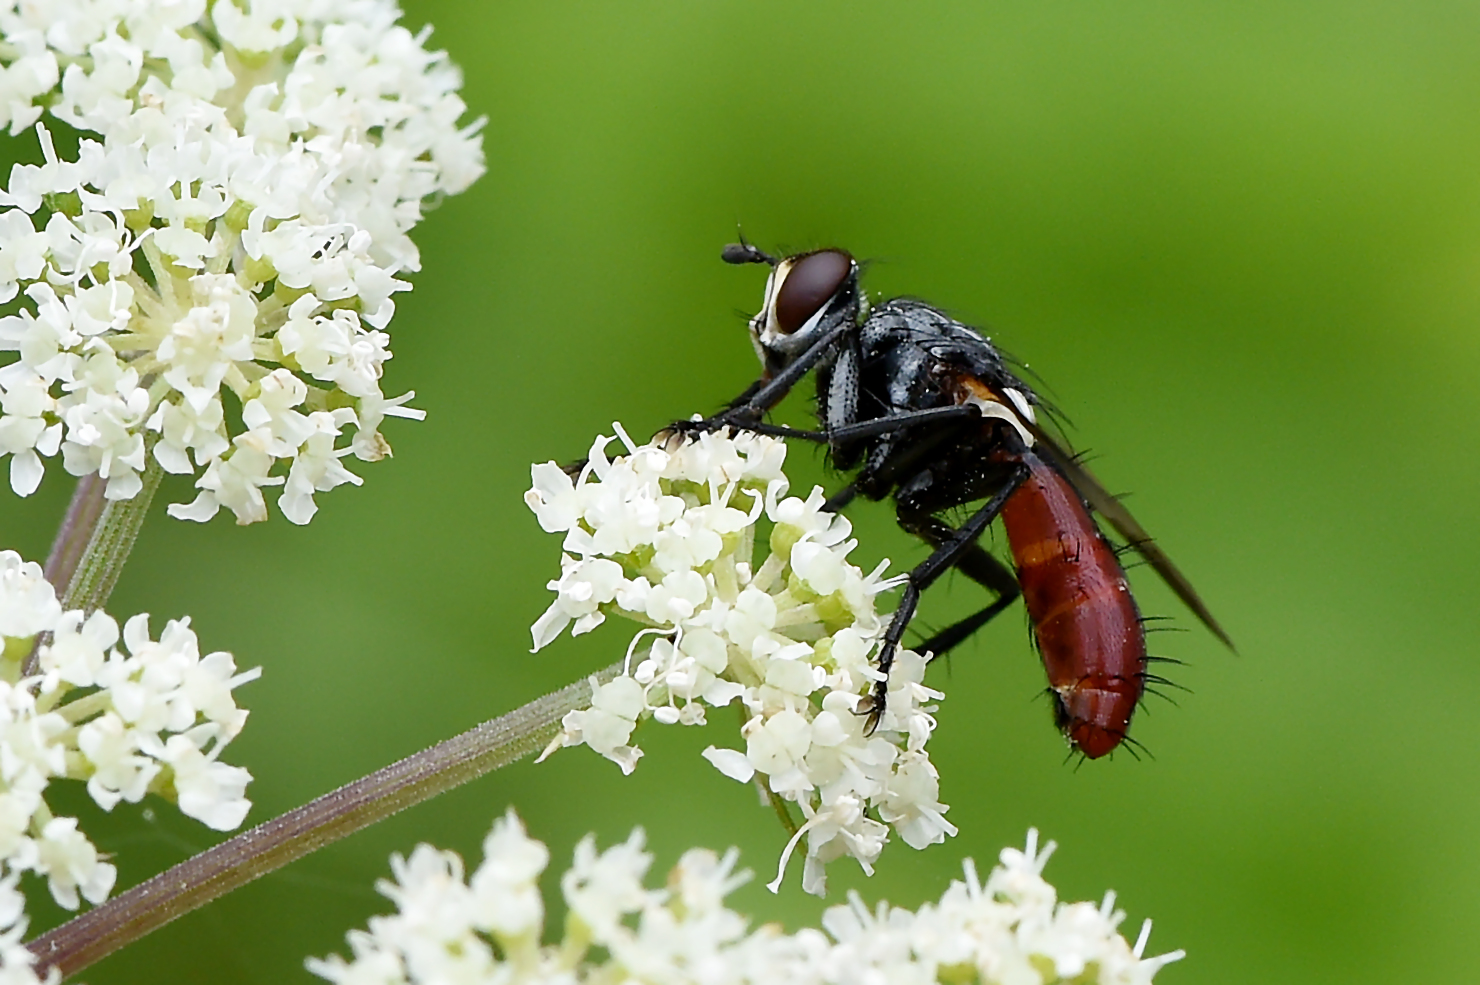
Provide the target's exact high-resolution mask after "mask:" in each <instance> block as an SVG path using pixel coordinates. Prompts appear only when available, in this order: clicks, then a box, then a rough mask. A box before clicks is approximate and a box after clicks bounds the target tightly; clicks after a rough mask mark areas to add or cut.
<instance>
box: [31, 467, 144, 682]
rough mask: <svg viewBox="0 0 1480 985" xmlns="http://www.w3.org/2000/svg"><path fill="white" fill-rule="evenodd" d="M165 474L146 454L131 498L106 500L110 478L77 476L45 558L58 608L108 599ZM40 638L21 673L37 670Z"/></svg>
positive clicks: (98, 604)
mask: <svg viewBox="0 0 1480 985" xmlns="http://www.w3.org/2000/svg"><path fill="white" fill-rule="evenodd" d="M163 477H164V469H162V468H161V467H160V465H159V462H158V461H156V460H155V458H154V456H153V455H149V456H148V465H147V466H146V467H145V469H144V472H143V474H142V475H141V476H140V478H141V479H142V480H143V482H144V487H143V488H142V489H140V490H139V491H138V493H137V494H136V495H135V496H134V498H133V499H107V498H106V497H105V496H104V493H105V492H106V490H107V488H108V480H107V479H103V478H101V477H99V476H97V475H85V476H83V477H82V478H80V479H78V480H77V488H76V489H75V490H73V491H72V501H71V502H70V503H68V504H67V513H66V515H65V516H64V517H62V525H61V526H60V527H59V528H57V535H56V538H55V539H54V540H53V541H52V542H51V553H49V554H48V555H47V556H46V568H45V575H46V580H47V581H49V582H50V583H51V584H52V585H55V586H56V587H57V588H58V590H59V591H60V592H61V596H62V600H61V601H62V608H64V609H83V610H86V611H88V612H91V611H92V610H94V609H98V608H101V607H102V605H103V603H104V602H106V601H107V600H108V596H109V595H110V594H111V593H112V591H113V586H114V585H117V584H118V576H119V575H120V574H122V573H123V565H124V562H126V561H127V560H128V556H129V552H130V551H132V550H133V547H134V541H135V540H137V539H138V537H139V529H140V528H141V527H143V525H144V518H145V517H147V516H148V515H149V504H150V503H152V502H153V501H154V494H155V492H157V491H158V489H159V480H160V479H161V478H163ZM48 638H49V634H48ZM43 642H45V641H44V640H42V639H40V638H38V639H37V641H36V645H35V646H33V647H32V648H31V653H30V655H29V656H28V657H26V662H25V665H24V666H23V667H22V668H21V674H22V676H28V675H30V674H34V673H36V660H37V656H38V655H39V653H40V650H41V644H42V643H43Z"/></svg>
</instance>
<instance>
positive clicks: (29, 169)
mask: <svg viewBox="0 0 1480 985" xmlns="http://www.w3.org/2000/svg"><path fill="white" fill-rule="evenodd" d="M399 16H400V12H399V11H398V10H397V8H396V7H395V5H394V4H393V3H391V2H389V0H303V2H295V3H285V2H282V0H217V2H212V3H207V0H170V2H165V3H139V2H137V0H48V2H46V3H35V2H32V0H9V2H0V126H6V125H8V126H9V129H10V133H11V134H16V133H19V132H20V131H22V130H24V129H25V128H27V127H29V126H31V125H32V124H33V123H36V121H37V120H38V119H39V118H40V116H41V114H42V111H43V108H44V109H45V111H46V112H47V113H48V114H50V115H51V116H52V117H54V118H55V119H57V120H59V121H61V122H62V123H64V124H67V125H68V126H70V127H74V128H76V129H77V130H80V131H82V132H83V139H82V140H81V143H80V146H79V148H78V150H77V153H76V157H75V159H65V158H63V157H62V156H61V155H59V154H58V152H57V150H56V149H55V147H54V146H53V141H52V138H51V134H50V132H49V131H48V130H47V129H45V127H44V126H43V125H42V124H39V123H37V124H36V128H37V131H38V132H39V134H40V138H41V149H42V153H43V157H44V160H43V162H42V163H41V164H39V165H17V166H16V167H15V168H14V169H13V170H12V171H11V175H10V182H9V187H8V189H6V190H5V191H3V192H0V301H8V300H10V299H12V298H14V297H16V296H17V294H21V295H24V300H23V301H22V304H21V307H20V310H19V312H18V313H16V314H13V315H9V316H7V317H5V318H3V319H0V350H8V351H10V352H14V353H15V354H16V357H15V360H14V361H13V362H11V363H9V364H8V365H6V366H4V367H3V368H0V456H3V455H7V454H8V455H10V456H12V459H11V467H10V481H11V486H12V488H13V489H14V490H15V491H16V492H17V493H19V494H21V495H29V494H30V493H31V492H32V491H34V490H35V489H36V487H37V485H38V484H39V483H40V481H41V478H42V474H43V470H44V469H43V464H42V458H43V457H53V456H55V455H56V454H57V453H58V452H60V453H61V455H62V464H63V466H64V467H65V468H66V470H67V471H68V472H70V473H72V474H73V475H79V476H80V475H89V474H92V473H97V474H98V475H100V476H101V477H103V478H105V479H107V480H108V484H107V495H108V497H109V498H110V499H129V498H132V497H133V496H134V495H135V494H136V493H137V492H138V491H139V489H140V487H141V480H140V477H139V473H140V472H142V471H143V470H144V468H145V465H146V456H147V455H148V454H150V450H149V449H150V446H151V445H152V454H153V455H154V457H155V458H156V459H157V460H158V462H159V464H160V466H162V467H163V468H164V469H165V470H166V471H169V472H174V473H182V474H195V475H197V479H196V483H195V484H196V487H197V488H198V489H199V490H200V492H199V495H198V496H197V497H196V499H195V500H194V501H193V502H191V503H189V504H176V505H172V506H171V507H170V513H171V514H172V515H174V516H177V517H181V518H185V519H191V520H206V519H209V518H210V517H212V516H214V515H215V513H216V512H217V510H218V509H220V508H221V507H226V508H227V509H229V510H231V512H233V513H234V514H235V515H236V519H237V522H238V523H252V522H255V521H258V520H263V519H266V517H267V507H266V503H265V501H264V499H263V488H264V487H270V486H282V487H283V489H282V493H281V495H280V496H279V498H278V506H279V508H280V509H281V510H282V512H283V515H284V516H286V517H287V518H288V519H289V520H292V521H293V522H294V523H307V522H308V521H309V519H310V518H312V516H313V514H314V512H315V510H316V509H317V507H316V505H315V503H314V494H315V493H316V492H323V491H326V490H329V489H332V488H334V487H335V486H337V485H340V484H342V483H345V482H351V483H358V482H359V481H360V480H359V478H358V477H357V476H355V475H354V474H353V473H351V472H350V471H349V470H348V469H346V468H345V467H344V466H343V465H342V464H341V463H340V459H341V458H343V457H344V456H346V455H348V454H351V453H352V454H354V455H355V456H356V457H358V458H360V459H361V460H363V461H376V460H379V459H381V458H383V457H385V456H386V455H388V454H389V453H390V447H389V445H388V444H387V443H386V441H385V439H384V438H383V437H382V436H381V434H380V431H379V428H380V424H381V422H382V420H383V419H384V418H385V417H386V416H387V415H390V416H400V417H416V418H419V417H420V416H421V412H419V411H413V410H410V409H408V408H407V407H405V406H403V404H404V403H405V402H406V400H408V399H409V398H410V397H411V396H412V394H410V393H407V394H404V395H402V396H398V397H392V398H387V397H386V396H385V395H384V394H383V393H382V392H381V389H380V377H381V370H382V366H383V364H384V362H385V361H386V360H387V359H389V358H390V357H391V352H390V349H389V348H388V344H389V337H388V336H387V335H386V333H385V332H384V329H385V327H386V325H387V323H388V322H389V321H390V318H391V315H392V313H393V312H394V310H395V305H394V303H393V302H392V299H391V296H392V295H393V294H394V293H395V292H397V291H402V290H406V289H407V288H408V287H409V286H410V285H409V284H407V283H406V282H405V281H404V280H400V279H398V277H397V275H398V274H399V273H400V272H402V271H409V270H416V269H418V267H419V260H418V257H417V252H416V248H415V247H414V246H413V245H412V243H411V240H410V239H409V238H408V235H407V234H408V233H409V231H410V230H411V228H412V227H413V226H415V225H416V224H417V222H419V221H420V219H421V214H422V207H423V203H424V202H426V201H427V200H429V199H435V198H436V197H438V196H441V195H444V194H448V193H455V192H459V191H462V190H463V189H465V188H466V187H467V186H468V185H469V184H470V183H471V182H472V181H473V180H475V179H476V178H477V177H478V175H479V174H481V173H482V170H483V163H482V161H483V158H482V145H481V139H480V138H479V137H478V135H477V131H478V129H479V126H480V124H477V123H475V124H473V125H471V126H466V127H462V128H459V126H458V120H459V118H460V117H461V116H462V115H463V112H464V109H465V106H464V104H463V102H462V100H461V99H459V98H458V96H457V89H458V87H459V85H460V83H461V79H460V76H459V73H458V71H457V69H456V67H455V66H453V65H452V64H451V63H450V62H449V61H448V60H447V59H446V57H445V55H444V54H443V53H440V52H437V53H434V52H429V51H427V50H426V48H425V47H424V43H425V41H426V37H427V35H426V33H425V32H423V33H421V34H416V35H413V34H412V33H411V32H409V31H408V30H407V29H406V28H404V27H401V26H399V25H398V24H397V23H396V21H397V19H398V18H399ZM93 135H96V136H97V138H98V139H94V137H93ZM227 390H229V391H230V394H231V397H230V398H229V400H227V401H226V402H223V400H222V395H223V392H224V391H227Z"/></svg>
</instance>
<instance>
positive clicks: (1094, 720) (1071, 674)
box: [1002, 454, 1146, 759]
mask: <svg viewBox="0 0 1480 985" xmlns="http://www.w3.org/2000/svg"><path fill="white" fill-rule="evenodd" d="M1023 460H1024V464H1026V465H1028V467H1029V468H1030V470H1031V471H1030V474H1029V476H1028V479H1027V481H1025V482H1024V483H1023V485H1022V486H1021V487H1019V489H1018V491H1017V492H1015V493H1014V494H1013V495H1012V496H1011V497H1010V498H1009V499H1008V501H1007V503H1006V505H1005V506H1004V507H1003V509H1002V521H1003V524H1004V525H1005V526H1006V527H1007V539H1008V542H1009V543H1010V544H1011V546H1012V556H1013V559H1014V560H1015V561H1016V562H1017V568H1018V580H1019V582H1020V583H1021V585H1022V589H1023V601H1024V602H1025V603H1026V604H1027V607H1028V617H1029V619H1031V620H1032V623H1033V633H1034V635H1035V636H1036V637H1037V640H1038V651H1039V654H1040V655H1041V656H1042V658H1043V668H1044V670H1046V671H1047V672H1048V683H1049V686H1050V688H1051V689H1052V691H1053V695H1054V703H1055V707H1054V714H1055V718H1056V719H1057V721H1058V724H1059V728H1060V729H1061V730H1062V731H1063V733H1064V735H1065V736H1067V737H1068V739H1069V741H1070V742H1071V743H1073V745H1074V746H1075V747H1076V748H1078V749H1079V750H1080V751H1081V752H1083V753H1084V754H1085V755H1086V756H1088V757H1089V758H1090V759H1096V758H1098V757H1100V756H1103V755H1105V754H1106V753H1107V752H1109V751H1110V750H1112V749H1114V748H1115V747H1116V746H1117V745H1119V744H1120V742H1121V740H1122V739H1124V738H1125V737H1126V730H1127V729H1128V728H1129V727H1130V722H1131V715H1132V714H1134V713H1135V710H1136V703H1137V702H1138V701H1140V699H1141V692H1142V691H1143V690H1144V688H1145V679H1146V633H1145V630H1144V629H1143V627H1142V625H1141V618H1140V613H1139V612H1138V611H1137V610H1136V603H1135V600H1134V599H1133V598H1131V592H1130V585H1129V583H1128V582H1127V581H1126V577H1125V571H1124V570H1123V569H1122V568H1121V567H1120V561H1119V560H1118V559H1117V558H1116V556H1115V552H1114V551H1113V550H1111V548H1110V545H1109V544H1108V543H1106V541H1105V539H1104V538H1103V537H1102V536H1100V532H1099V529H1098V528H1097V527H1096V526H1095V522H1094V520H1093V519H1091V518H1090V515H1089V512H1088V511H1087V510H1086V509H1085V507H1084V503H1083V501H1082V500H1080V498H1079V494H1078V493H1076V492H1075V491H1074V489H1073V487H1072V486H1070V485H1069V483H1068V481H1067V480H1065V479H1064V477H1063V476H1061V475H1059V473H1058V472H1057V471H1055V470H1054V469H1053V467H1052V466H1050V465H1048V464H1047V463H1045V462H1043V461H1042V460H1041V459H1039V458H1038V457H1037V456H1035V455H1032V454H1028V455H1025V456H1024V459H1023Z"/></svg>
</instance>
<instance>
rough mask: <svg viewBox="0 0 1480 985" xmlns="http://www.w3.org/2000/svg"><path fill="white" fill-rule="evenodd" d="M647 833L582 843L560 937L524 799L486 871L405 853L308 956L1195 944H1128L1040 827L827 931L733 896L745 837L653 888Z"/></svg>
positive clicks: (1130, 976) (491, 849) (1137, 948)
mask: <svg viewBox="0 0 1480 985" xmlns="http://www.w3.org/2000/svg"><path fill="white" fill-rule="evenodd" d="M643 848H644V841H643V834H642V831H641V830H640V829H639V830H637V831H634V832H633V833H632V836H631V837H630V838H628V839H627V841H626V842H624V843H623V844H620V845H615V846H613V847H611V848H608V849H607V850H606V851H604V852H603V851H598V850H597V849H596V843H595V839H593V838H591V837H589V836H588V837H587V838H586V839H584V840H583V841H582V842H581V843H580V844H579V845H578V846H576V852H575V860H574V862H573V863H572V865H571V867H570V869H569V870H567V871H566V872H565V873H564V874H562V876H561V878H560V890H561V895H562V896H563V897H564V900H565V906H566V909H567V915H566V919H565V939H564V940H563V941H558V942H553V943H550V944H544V943H542V934H543V931H544V928H545V906H544V902H543V900H542V899H541V897H540V889H539V876H540V874H541V873H542V872H543V871H544V869H545V866H546V865H547V864H548V862H549V858H550V853H549V851H548V850H547V849H546V848H545V846H544V845H543V844H541V843H540V842H538V841H535V840H534V839H532V838H530V837H529V836H528V835H527V834H525V832H524V827H523V825H522V824H520V823H519V819H518V818H517V817H515V816H514V814H513V812H512V811H510V812H509V814H508V815H506V816H505V817H504V818H503V819H501V820H499V821H497V822H496V823H495V824H494V826H493V831H492V833H490V834H489V836H488V837H487V839H485V840H484V842H483V863H482V864H481V865H479V866H478V868H477V870H476V871H474V872H473V874H472V877H471V878H465V877H464V869H463V862H462V859H461V858H459V857H458V855H457V854H456V853H454V852H444V851H438V850H437V849H435V848H433V847H432V846H430V845H418V846H417V847H416V849H415V851H413V852H412V853H411V857H410V858H409V859H408V858H402V857H401V856H399V855H394V856H392V857H391V871H392V873H393V875H394V879H393V880H390V879H387V880H382V881H381V882H380V883H379V884H378V888H379V890H380V892H381V893H382V894H383V895H384V896H386V897H387V898H388V899H390V900H391V902H393V903H394V904H395V906H396V911H397V912H395V913H394V914H390V915H387V916H379V917H372V918H371V919H370V923H369V928H368V929H367V930H364V931H352V932H351V933H350V934H349V937H348V939H349V945H350V950H351V952H352V954H353V957H352V958H351V959H350V960H348V961H346V960H345V959H343V958H341V957H339V956H337V955H336V956H333V957H330V958H327V959H310V960H309V962H308V967H309V970H310V971H312V972H314V973H315V974H317V975H319V976H320V977H322V978H325V979H328V980H329V981H331V982H335V983H337V985H365V983H370V982H374V983H376V985H399V983H405V985H433V983H442V982H462V983H467V985H475V983H489V985H492V983H495V982H497V983H500V985H525V983H527V985H538V983H551V985H554V983H561V985H568V983H573V982H662V983H665V985H688V983H694V985H699V983H703V985H751V983H754V985H772V983H776V982H786V983H789V985H853V983H867V982H890V983H915V985H926V983H935V982H940V983H953V982H980V983H982V985H1058V983H1064V985H1068V983H1074V985H1145V983H1148V982H1150V981H1151V980H1152V979H1153V978H1154V977H1155V975H1156V973H1157V972H1158V971H1159V970H1161V968H1162V967H1164V966H1165V965H1167V964H1169V963H1171V962H1173V961H1176V960H1179V959H1180V958H1181V957H1183V953H1182V952H1181V951H1173V952H1172V953H1170V954H1163V955H1160V956H1159V957H1154V958H1143V957H1142V956H1141V955H1142V953H1143V951H1144V949H1145V946H1146V941H1147V938H1148V937H1149V935H1150V932H1151V922H1150V921H1149V920H1148V921H1146V923H1145V925H1144V926H1143V927H1142V930H1141V934H1140V937H1139V938H1138V939H1137V941H1136V943H1135V945H1134V946H1132V945H1131V944H1129V943H1128V942H1127V941H1126V940H1125V938H1123V937H1121V936H1120V933H1119V927H1120V923H1121V921H1123V920H1124V919H1125V914H1124V913H1123V912H1122V911H1120V910H1117V909H1115V894H1114V893H1107V894H1106V896H1105V900H1104V902H1103V903H1102V904H1100V905H1099V906H1096V905H1095V904H1093V903H1060V902H1059V901H1058V896H1057V893H1055V891H1054V888H1053V886H1051V885H1049V884H1048V883H1047V882H1045V881H1044V879H1043V866H1044V864H1045V863H1046V862H1047V861H1048V857H1049V856H1050V855H1051V854H1052V853H1053V850H1054V844H1053V842H1049V843H1048V845H1046V846H1044V848H1043V850H1042V851H1039V850H1038V833H1037V832H1036V831H1029V832H1028V844H1027V848H1026V849H1024V850H1022V851H1019V850H1017V849H1015V848H1007V849H1004V850H1003V851H1002V854H1001V856H1000V864H999V865H998V866H997V867H996V868H994V869H993V870H992V872H991V874H990V875H988V876H987V879H986V881H985V882H983V881H982V880H981V879H980V878H978V876H977V872H976V868H975V867H974V866H973V865H972V863H971V862H970V861H969V860H968V861H967V862H966V863H965V866H964V870H965V871H964V878H963V879H961V880H959V881H955V882H952V883H951V885H950V887H949V888H948V889H946V891H945V893H944V895H942V896H941V898H940V900H939V901H938V902H935V903H926V904H925V905H924V906H922V907H920V909H918V910H907V909H904V908H902V907H891V906H889V905H888V904H887V903H880V904H879V905H878V906H877V907H875V908H874V909H872V910H871V909H869V908H868V907H867V906H865V905H864V903H863V901H862V899H861V898H859V897H858V895H857V894H856V893H855V894H851V895H850V898H849V901H848V904H847V905H846V906H835V907H832V908H830V909H829V910H827V912H826V913H824V914H823V917H822V929H821V930H817V929H812V928H806V929H803V930H799V931H797V932H796V933H794V934H787V933H784V932H782V930H781V928H780V927H779V926H777V925H776V924H767V925H764V926H762V927H759V928H757V929H755V930H750V929H749V921H748V920H747V919H746V918H745V917H743V916H742V915H740V914H739V913H736V912H735V911H734V910H731V909H729V907H727V906H726V905H725V897H726V896H727V895H729V894H730V893H731V892H732V891H734V890H735V889H736V888H737V887H739V886H741V885H743V884H744V883H745V882H747V881H748V880H749V873H747V872H736V871H735V865H736V862H737V861H738V853H737V852H736V851H735V850H734V849H731V850H730V851H728V852H726V853H725V854H724V855H723V856H718V855H716V854H715V853H713V852H710V851H706V850H704V849H693V850H691V851H688V852H685V853H684V855H683V857H682V858H681V859H680V860H679V862H678V865H677V866H675V867H674V869H673V871H672V872H671V873H669V876H668V880H667V882H666V884H664V885H663V886H660V887H653V888H649V887H648V886H647V885H646V882H647V878H648V869H649V868H650V867H651V865H652V861H653V859H652V856H651V855H650V854H648V853H647V852H646V851H644V850H643Z"/></svg>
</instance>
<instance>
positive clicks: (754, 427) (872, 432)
mask: <svg viewBox="0 0 1480 985" xmlns="http://www.w3.org/2000/svg"><path fill="white" fill-rule="evenodd" d="M980 416H981V411H979V410H977V409H976V408H975V407H973V406H971V405H970V404H952V405H951V406H949V407H932V408H930V409H929V410H911V411H904V412H902V413H899V414H890V415H889V416H888V417H876V418H874V419H873V420H869V421H859V422H858V423H856V424H845V425H843V426H842V427H836V428H832V429H831V430H828V431H803V430H801V429H800V428H790V427H786V426H784V425H781V424H766V423H764V422H761V421H745V422H741V423H738V424H732V425H731V426H732V427H735V428H737V429H739V430H741V431H752V432H754V433H755V434H769V435H771V436H772V437H776V438H801V439H802V440H803V441H815V442H818V443H819V444H827V445H838V444H841V443H842V442H845V441H857V440H859V439H861V438H874V437H877V436H879V435H881V434H888V433H889V432H891V431H902V430H904V429H905V428H909V427H914V426H915V425H917V424H933V423H940V422H942V421H961V420H966V419H968V418H976V417H980ZM716 420H719V418H716ZM695 423H698V422H695ZM706 423H707V422H706Z"/></svg>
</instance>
